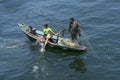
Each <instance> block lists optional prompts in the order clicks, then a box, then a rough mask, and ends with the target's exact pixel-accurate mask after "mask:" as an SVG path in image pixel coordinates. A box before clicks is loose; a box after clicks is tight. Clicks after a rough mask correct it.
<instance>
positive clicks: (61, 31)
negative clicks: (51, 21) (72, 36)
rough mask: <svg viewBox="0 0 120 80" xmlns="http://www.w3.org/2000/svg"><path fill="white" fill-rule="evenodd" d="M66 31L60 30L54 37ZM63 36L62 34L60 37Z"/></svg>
mask: <svg viewBox="0 0 120 80" xmlns="http://www.w3.org/2000/svg"><path fill="white" fill-rule="evenodd" d="M65 30H66V29H62V30H60V31H59V32H58V33H56V34H55V35H56V36H59V35H60V34H61V33H63V34H64V31H65ZM63 34H62V36H63Z"/></svg>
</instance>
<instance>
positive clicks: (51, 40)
mask: <svg viewBox="0 0 120 80" xmlns="http://www.w3.org/2000/svg"><path fill="white" fill-rule="evenodd" d="M43 32H44V38H45V39H46V37H47V35H48V34H55V33H54V32H53V31H52V29H51V28H49V27H48V24H45V25H44V28H43ZM48 40H49V41H50V42H52V43H54V42H55V41H54V40H53V39H52V38H51V37H50V38H49V39H48Z"/></svg>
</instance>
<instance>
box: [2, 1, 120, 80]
mask: <svg viewBox="0 0 120 80" xmlns="http://www.w3.org/2000/svg"><path fill="white" fill-rule="evenodd" d="M70 17H74V18H75V20H76V21H77V22H78V23H79V25H80V26H81V28H82V30H83V32H82V33H81V34H82V36H81V37H80V38H79V41H80V42H81V43H82V44H83V45H85V46H87V51H85V52H80V53H79V55H64V52H61V51H58V52H51V51H46V52H45V53H44V56H42V57H40V55H41V52H40V51H39V50H40V47H39V46H36V45H35V44H33V43H32V42H30V41H29V40H28V39H27V37H26V36H25V35H24V33H23V32H22V31H21V30H20V28H19V27H18V25H17V24H18V23H25V24H27V25H31V26H34V27H35V28H37V29H39V30H42V28H43V25H44V24H45V23H47V24H48V25H49V26H50V27H51V28H52V29H53V30H54V31H55V32H57V31H59V30H61V29H63V28H68V26H69V19H70ZM65 36H69V34H68V33H66V34H65ZM67 54H69V53H67ZM72 54H75V53H74V52H73V53H72ZM119 74H120V0H0V80H120V77H119Z"/></svg>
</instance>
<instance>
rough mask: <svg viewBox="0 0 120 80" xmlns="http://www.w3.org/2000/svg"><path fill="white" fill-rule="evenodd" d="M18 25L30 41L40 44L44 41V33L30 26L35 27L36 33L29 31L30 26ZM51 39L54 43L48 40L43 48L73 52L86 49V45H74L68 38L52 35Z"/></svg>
mask: <svg viewBox="0 0 120 80" xmlns="http://www.w3.org/2000/svg"><path fill="white" fill-rule="evenodd" d="M18 26H19V27H20V29H21V30H22V31H23V32H24V33H25V35H26V36H27V37H28V39H29V40H30V41H32V42H39V43H40V44H42V43H45V41H46V40H45V39H44V37H43V36H44V33H43V31H41V30H37V29H36V28H32V29H33V30H34V29H35V32H36V34H33V33H31V32H30V28H31V27H30V26H28V25H26V24H24V23H19V24H18ZM52 39H53V40H54V41H56V42H55V43H53V42H50V41H48V43H47V45H46V47H45V50H47V49H48V48H49V49H53V50H55V49H59V50H62V51H74V52H80V51H85V50H86V49H87V47H86V46H84V45H82V44H79V46H76V44H75V43H74V42H72V41H71V40H70V39H69V38H65V37H61V36H57V35H53V36H52Z"/></svg>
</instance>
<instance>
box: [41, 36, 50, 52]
mask: <svg viewBox="0 0 120 80" xmlns="http://www.w3.org/2000/svg"><path fill="white" fill-rule="evenodd" d="M50 37H51V36H50V34H48V35H47V36H46V40H45V44H44V45H43V47H42V48H41V50H40V51H41V52H44V51H45V47H46V45H47V43H48V39H49V38H50Z"/></svg>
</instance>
